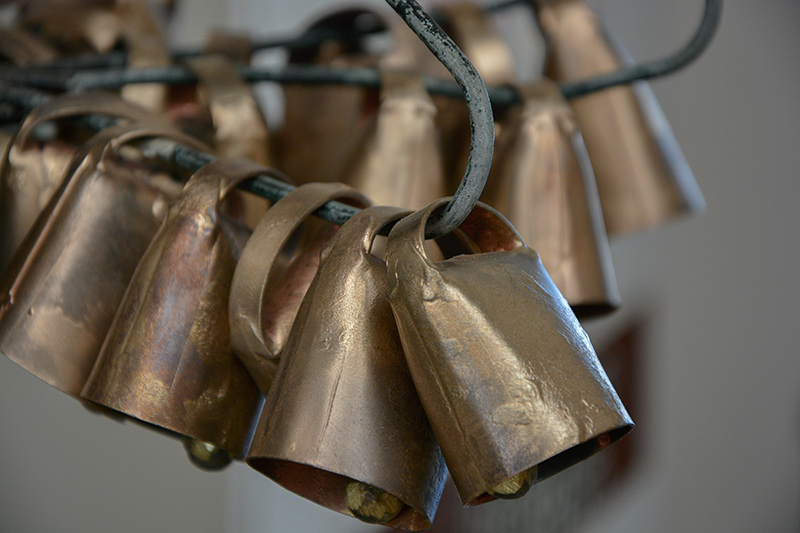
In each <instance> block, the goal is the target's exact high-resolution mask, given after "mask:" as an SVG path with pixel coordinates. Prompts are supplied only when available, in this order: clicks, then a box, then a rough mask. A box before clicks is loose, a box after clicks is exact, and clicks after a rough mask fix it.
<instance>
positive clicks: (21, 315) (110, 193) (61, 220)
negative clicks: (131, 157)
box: [0, 124, 203, 397]
mask: <svg viewBox="0 0 800 533" xmlns="http://www.w3.org/2000/svg"><path fill="white" fill-rule="evenodd" d="M152 136H165V137H169V138H171V139H174V140H177V141H179V142H181V143H186V144H188V145H189V146H195V147H197V148H200V149H203V146H202V145H201V144H199V143H197V142H195V141H193V140H192V139H191V138H189V137H186V136H184V135H182V134H180V133H179V132H177V131H176V130H173V129H168V128H164V127H159V126H150V125H141V124H139V125H134V126H130V127H113V128H108V129H107V130H104V131H103V132H101V133H99V134H97V135H96V136H95V137H94V138H92V139H91V140H89V141H88V142H87V143H86V145H85V146H84V148H83V149H82V150H81V152H80V153H79V154H78V156H77V157H76V159H75V160H74V161H73V163H72V165H71V169H70V170H69V171H68V172H69V174H68V175H69V178H68V179H67V180H65V182H64V184H63V186H61V187H60V188H59V190H58V191H57V193H56V194H55V195H54V196H53V198H51V200H50V202H49V203H48V205H47V206H46V207H45V208H44V210H43V211H42V213H41V214H40V216H39V218H38V219H37V220H36V222H35V224H34V226H33V228H32V229H31V231H30V233H29V234H28V235H27V237H26V238H25V240H24V241H23V243H22V245H21V246H20V249H19V250H18V252H17V254H16V255H15V257H14V260H13V261H12V263H11V265H10V266H9V268H8V269H7V272H6V273H5V275H4V277H3V279H2V282H0V351H2V352H3V353H4V354H5V355H6V356H7V357H9V359H11V360H13V361H15V362H16V363H18V364H19V365H21V366H23V367H24V368H26V369H27V370H29V371H30V372H32V373H33V374H34V375H36V376H37V377H39V378H40V379H42V380H44V381H46V382H47V383H49V384H50V385H52V386H54V387H56V388H58V389H60V390H62V391H64V392H66V393H67V394H69V395H71V396H74V397H78V395H79V394H80V391H81V388H82V387H83V385H84V383H85V382H86V379H87V378H88V376H89V372H90V371H91V369H92V365H93V363H94V361H95V359H96V357H97V354H98V352H99V351H100V347H101V346H102V343H103V339H104V338H105V336H106V333H107V332H108V329H109V327H110V325H111V322H112V320H113V318H114V313H115V312H116V310H117V306H118V304H119V302H120V301H121V300H122V297H123V294H124V293H125V288H126V287H127V285H128V282H129V281H130V279H131V276H132V275H133V272H134V269H135V268H136V264H137V263H138V261H139V258H140V257H141V256H142V254H143V253H144V251H145V249H146V248H147V245H148V243H149V242H150V239H152V237H153V235H154V234H155V232H156V230H157V229H158V224H159V216H158V214H159V211H160V210H161V211H163V209H160V206H163V207H165V206H166V202H167V201H168V199H167V196H168V195H169V193H170V189H173V190H174V188H171V187H168V186H161V185H160V184H157V183H156V182H155V180H151V179H149V176H150V174H149V173H146V172H141V171H140V169H137V168H136V167H135V165H130V166H129V165H128V164H125V163H121V162H120V161H118V160H117V159H116V158H115V157H114V156H115V155H116V152H117V149H118V148H119V146H120V145H122V144H124V143H126V142H130V141H132V140H135V139H138V138H142V137H152Z"/></svg>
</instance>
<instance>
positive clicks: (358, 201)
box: [228, 183, 370, 394]
mask: <svg viewBox="0 0 800 533" xmlns="http://www.w3.org/2000/svg"><path fill="white" fill-rule="evenodd" d="M330 200H338V201H340V202H345V203H348V204H350V205H353V206H355V207H366V206H368V205H369V203H370V202H369V200H368V199H367V198H366V197H365V196H363V195H361V194H360V193H358V192H357V191H356V190H355V189H351V188H350V187H347V186H345V185H342V184H341V183H307V184H305V185H301V186H300V187H298V188H297V189H295V190H294V191H292V192H290V193H289V194H288V195H286V196H284V197H283V198H281V199H280V200H279V201H278V202H276V203H275V205H273V206H272V207H271V208H270V209H269V210H268V211H267V212H266V214H265V215H264V216H263V217H262V219H261V221H260V222H259V223H258V225H257V226H256V228H255V230H254V231H253V234H252V235H251V236H250V238H249V239H248V241H247V244H246V245H245V247H244V250H243V251H242V255H241V257H240V258H239V262H238V264H237V265H236V270H235V272H234V274H233V281H232V282H231V297H230V304H229V306H230V307H229V313H228V314H229V320H230V326H231V346H232V347H233V350H234V351H235V352H236V354H237V355H238V356H239V359H240V360H241V361H242V362H243V363H244V365H245V366H246V367H247V369H248V371H249V372H250V375H252V376H253V379H254V380H255V381H256V384H257V385H258V386H259V388H260V389H261V391H262V392H263V393H264V394H266V393H267V392H268V391H269V388H270V384H271V383H272V379H273V377H274V375H275V372H276V370H277V364H278V357H280V354H281V351H282V350H283V346H284V345H285V344H286V338H287V337H288V335H289V330H290V329H291V328H292V323H293V322H294V321H295V317H296V316H297V311H298V309H299V308H300V304H301V303H302V301H303V297H304V296H305V294H306V291H307V290H308V287H309V285H310V284H311V280H313V279H314V275H315V274H316V272H317V268H318V266H319V255H320V252H321V251H322V248H323V247H324V246H325V245H326V244H327V242H328V241H329V240H330V238H331V237H332V236H333V235H334V234H335V233H336V231H337V230H338V229H339V226H338V225H335V224H330V223H328V222H325V221H324V220H321V219H319V218H316V217H312V216H311V214H312V213H313V212H314V211H316V210H317V209H318V208H319V207H320V206H322V205H323V204H325V203H327V202H328V201H330Z"/></svg>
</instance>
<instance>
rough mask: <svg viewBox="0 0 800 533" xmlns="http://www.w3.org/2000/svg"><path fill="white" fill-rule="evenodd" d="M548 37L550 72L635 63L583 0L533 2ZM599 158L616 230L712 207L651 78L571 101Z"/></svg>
mask: <svg viewBox="0 0 800 533" xmlns="http://www.w3.org/2000/svg"><path fill="white" fill-rule="evenodd" d="M530 1H531V3H532V5H533V7H534V9H535V10H536V14H537V17H538V20H539V25H540V27H541V29H542V33H543V34H544V37H545V40H546V42H547V57H546V60H545V75H546V76H548V77H550V78H552V79H554V80H555V81H557V82H563V81H573V80H578V79H585V78H588V77H591V76H594V75H598V74H603V73H606V72H611V71H614V70H617V69H619V68H620V67H621V66H624V65H626V64H630V63H631V61H630V58H629V56H628V54H627V52H626V51H625V50H624V49H623V48H622V46H621V45H620V44H619V43H617V42H615V41H614V40H613V39H612V38H611V36H610V34H609V33H608V32H607V31H606V30H605V28H604V27H603V25H602V23H601V21H600V20H599V19H598V17H597V16H596V14H595V13H594V12H593V11H592V9H591V8H590V7H589V6H588V5H586V3H585V2H584V1H583V0H530ZM571 104H572V107H573V109H574V110H575V114H576V115H577V117H578V123H579V124H580V127H581V131H582V132H583V137H584V140H585V141H586V149H587V151H588V152H589V157H590V158H591V160H592V166H593V167H594V173H595V177H596V179H597V189H598V192H599V194H600V202H601V204H602V206H603V215H604V218H605V224H606V230H607V232H608V234H609V235H611V236H613V235H617V234H621V233H627V232H632V231H636V230H640V229H646V228H650V227H654V226H656V225H658V224H660V223H662V222H664V221H665V220H667V219H669V218H671V217H673V216H676V215H678V214H680V213H683V212H697V211H701V210H702V209H703V208H704V207H705V201H704V199H703V195H702V193H701V192H700V188H699V187H698V185H697V182H696V181H695V178H694V175H693V174H692V171H691V169H690V168H689V165H688V163H687V162H686V159H685V158H684V156H683V153H682V152H681V150H680V147H679V146H678V143H677V141H676V140H675V137H674V136H673V134H672V131H671V130H670V128H669V124H668V122H667V119H666V117H665V116H664V114H663V112H662V111H661V108H660V107H659V105H658V102H657V101H656V98H655V95H654V94H653V92H652V89H651V88H650V86H649V84H647V82H643V81H642V82H636V83H634V84H632V85H631V86H620V87H614V88H611V89H606V90H604V91H600V92H597V93H594V94H589V95H586V96H581V97H578V98H575V99H573V100H572V101H571Z"/></svg>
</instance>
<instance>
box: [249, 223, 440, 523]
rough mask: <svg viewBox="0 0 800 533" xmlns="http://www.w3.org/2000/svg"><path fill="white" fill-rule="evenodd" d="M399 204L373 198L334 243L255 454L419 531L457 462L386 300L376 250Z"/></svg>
mask: <svg viewBox="0 0 800 533" xmlns="http://www.w3.org/2000/svg"><path fill="white" fill-rule="evenodd" d="M400 215H401V212H400V211H399V210H398V209H397V208H387V207H377V208H367V209H365V210H363V211H361V212H360V213H358V214H356V215H355V216H353V218H351V219H350V220H349V221H348V222H347V223H346V224H344V225H343V226H342V227H341V229H340V230H339V231H338V232H337V233H336V235H334V237H333V238H332V239H331V241H330V242H329V243H328V245H327V246H326V247H325V249H324V250H323V252H322V259H321V261H320V265H319V270H318V271H317V275H316V277H315V278H314V281H313V282H312V283H311V286H310V287H309V289H308V293H307V294H306V297H305V298H304V300H303V304H302V306H301V307H300V311H299V312H298V315H297V320H296V321H295V323H294V326H293V327H292V331H291V334H290V336H289V339H288V341H287V343H286V346H285V348H284V350H283V354H282V355H281V363H280V367H279V370H278V375H277V377H276V380H275V383H274V384H273V386H272V388H271V389H270V392H269V395H268V396H267V402H266V403H265V406H264V411H263V415H262V417H261V421H260V422H259V426H258V429H257V430H256V436H255V437H254V439H253V445H252V447H251V448H250V453H249V454H248V457H247V463H248V464H249V465H250V466H251V467H253V468H255V469H256V470H258V471H259V472H261V473H263V474H265V475H267V476H269V477H270V478H271V479H273V480H274V481H275V482H277V483H278V484H280V485H281V486H283V487H285V488H287V489H289V490H290V491H292V492H295V493H296V494H299V495H300V496H303V497H305V498H308V499H310V500H311V501H314V502H316V503H318V504H320V505H323V506H325V507H327V508H329V509H332V510H334V511H337V512H340V513H343V514H347V515H350V516H354V517H355V518H358V519H360V520H363V521H366V522H370V523H378V524H383V525H386V526H389V527H396V528H401V529H406V530H411V531H419V530H423V529H427V528H428V527H430V525H431V521H432V520H433V516H434V514H435V512H436V508H437V506H438V503H439V498H440V496H441V492H442V488H443V486H444V481H445V478H446V475H447V470H446V468H445V466H444V462H443V460H442V457H441V454H440V451H439V447H438V445H437V444H436V440H435V439H434V436H433V433H432V432H431V430H430V426H429V424H428V422H427V420H426V418H425V413H424V412H423V410H422V406H421V405H420V403H419V398H418V397H417V393H416V391H415V390H414V385H413V383H412V381H411V377H410V376H409V373H408V368H407V366H406V363H405V359H404V357H403V351H402V347H401V345H400V339H399V337H398V334H397V329H396V327H395V324H394V319H393V317H392V312H391V309H390V307H389V303H388V302H387V300H386V288H387V279H386V264H385V263H384V262H383V261H382V260H380V259H379V258H377V257H375V256H373V255H372V254H371V253H370V249H371V247H372V242H373V239H374V237H375V235H376V233H377V231H378V230H380V228H381V227H382V226H384V225H386V224H387V223H390V222H392V221H394V220H396V219H397V218H398V216H400Z"/></svg>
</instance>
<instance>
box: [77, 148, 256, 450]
mask: <svg viewBox="0 0 800 533" xmlns="http://www.w3.org/2000/svg"><path fill="white" fill-rule="evenodd" d="M263 172H265V169H264V168H263V167H261V166H259V165H256V164H255V163H251V162H248V161H246V160H239V159H218V160H216V161H214V162H212V163H209V164H208V165H205V166H204V167H202V168H201V169H200V170H198V171H197V172H196V173H195V174H194V175H193V176H192V178H191V179H190V180H189V182H188V183H187V184H186V186H185V187H184V189H183V192H182V193H181V194H180V196H179V197H178V198H177V199H176V200H174V201H173V202H172V204H171V205H170V208H169V212H168V214H167V216H166V218H165V219H164V222H163V223H162V225H161V227H160V228H159V230H158V233H157V234H156V235H155V237H154V238H153V240H152V242H151V243H150V245H149V246H148V247H147V250H146V252H145V253H144V255H143V256H142V259H141V261H140V262H139V265H138V266H137V267H136V272H135V273H134V275H133V279H132V280H131V282H130V285H129V286H128V290H127V291H126V292H125V297H124V298H123V300H122V303H121V304H120V306H119V311H118V312H117V314H116V316H115V318H114V323H113V324H112V326H111V329H110V330H109V333H108V336H107V337H106V341H105V343H104V344H103V348H102V350H101V352H100V355H99V357H98V358H97V362H96V363H95V365H94V368H93V369H92V373H91V376H90V377H89V379H88V381H87V382H86V386H85V387H84V389H83V392H82V393H81V396H82V397H83V398H85V399H87V400H90V401H92V402H95V403H98V404H100V405H103V406H105V407H109V408H111V409H114V410H117V411H120V412H122V413H125V414H127V415H129V416H131V417H134V418H137V419H139V420H142V421H145V422H148V423H150V424H155V425H157V426H161V427H163V428H166V429H168V430H170V431H172V432H175V433H179V434H181V435H186V436H188V437H191V438H193V439H196V440H199V441H202V442H203V443H207V444H208V445H211V446H214V447H217V448H221V449H222V450H225V451H226V452H228V453H229V454H231V455H232V456H234V457H244V454H245V452H246V451H247V447H248V445H249V442H250V439H251V436H252V429H253V426H254V423H255V417H256V415H257V413H258V411H259V409H260V407H261V403H262V398H263V397H262V396H261V395H260V394H259V391H258V388H257V387H256V384H255V383H254V382H253V379H252V378H251V377H250V375H249V374H248V373H247V370H246V369H245V367H244V366H243V365H242V364H241V362H239V360H238V359H237V358H236V356H235V355H234V354H233V352H232V351H231V348H230V330H229V326H228V294H229V291H230V283H231V278H232V277H233V270H234V267H235V264H236V261H235V257H234V254H233V251H232V245H231V241H230V239H229V238H228V236H227V235H226V233H225V232H224V231H223V229H222V226H221V224H220V213H219V208H220V203H221V202H222V201H223V200H224V198H225V195H226V194H227V192H228V191H230V190H231V189H232V188H233V187H234V186H235V185H236V184H237V183H239V182H241V181H243V180H245V179H247V178H252V177H254V176H256V175H258V174H261V173H263Z"/></svg>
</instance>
